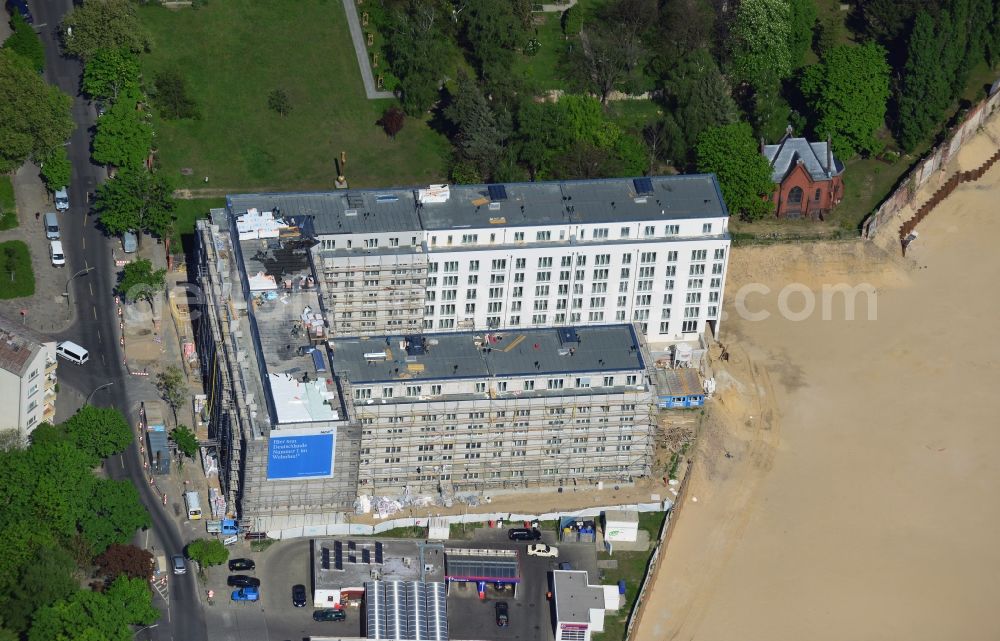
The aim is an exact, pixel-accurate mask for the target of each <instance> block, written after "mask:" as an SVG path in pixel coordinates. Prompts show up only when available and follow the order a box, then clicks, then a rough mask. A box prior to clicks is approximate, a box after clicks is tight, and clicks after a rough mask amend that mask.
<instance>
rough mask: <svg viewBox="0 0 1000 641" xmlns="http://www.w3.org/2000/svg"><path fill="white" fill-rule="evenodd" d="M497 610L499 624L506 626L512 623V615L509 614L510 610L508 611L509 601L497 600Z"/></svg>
mask: <svg viewBox="0 0 1000 641" xmlns="http://www.w3.org/2000/svg"><path fill="white" fill-rule="evenodd" d="M496 610H497V625H498V626H499V627H501V628H506V627H507V624H508V623H510V617H509V616H508V611H507V602H506V601H497V605H496Z"/></svg>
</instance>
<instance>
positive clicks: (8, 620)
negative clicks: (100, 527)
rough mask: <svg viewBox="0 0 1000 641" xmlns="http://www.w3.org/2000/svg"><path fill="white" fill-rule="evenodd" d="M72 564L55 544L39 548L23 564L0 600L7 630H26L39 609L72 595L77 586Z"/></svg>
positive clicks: (67, 554)
mask: <svg viewBox="0 0 1000 641" xmlns="http://www.w3.org/2000/svg"><path fill="white" fill-rule="evenodd" d="M75 572H76V562H75V561H74V560H73V557H72V555H70V554H69V552H67V551H66V550H65V549H63V548H62V547H60V546H58V545H42V546H39V547H38V548H37V549H36V550H35V552H34V554H33V555H32V558H31V559H30V560H29V562H28V563H26V564H25V565H24V568H23V570H22V573H21V575H20V577H19V578H18V581H17V583H16V584H14V585H13V586H12V587H11V590H10V591H9V592H7V591H5V592H4V594H3V596H2V597H0V605H2V607H0V611H2V612H3V620H4V625H6V626H7V627H8V628H10V629H11V630H18V631H22V630H26V629H28V625H29V624H30V622H31V618H32V615H34V613H35V611H37V610H38V609H39V608H42V607H45V606H47V605H51V604H53V603H55V602H57V601H59V600H61V599H65V598H67V597H69V596H70V595H71V594H73V593H74V592H75V591H76V590H77V587H78V585H79V583H78V582H77V580H76V578H75V577H74V576H73V575H74V573H75Z"/></svg>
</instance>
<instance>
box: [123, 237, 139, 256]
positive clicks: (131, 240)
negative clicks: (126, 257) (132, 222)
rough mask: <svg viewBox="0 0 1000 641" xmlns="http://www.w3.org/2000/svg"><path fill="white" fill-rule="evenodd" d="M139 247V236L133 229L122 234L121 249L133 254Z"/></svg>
mask: <svg viewBox="0 0 1000 641" xmlns="http://www.w3.org/2000/svg"><path fill="white" fill-rule="evenodd" d="M138 249H139V237H138V236H136V235H135V232H134V231H127V232H125V233H124V234H122V251H124V252H125V253H126V254H134V253H135V252H136V251H138Z"/></svg>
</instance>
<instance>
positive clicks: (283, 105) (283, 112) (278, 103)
mask: <svg viewBox="0 0 1000 641" xmlns="http://www.w3.org/2000/svg"><path fill="white" fill-rule="evenodd" d="M267 108H268V109H270V110H271V111H273V112H274V113H276V114H278V115H279V116H287V115H288V114H289V113H291V111H292V101H291V100H289V99H288V92H286V91H285V90H284V89H274V90H272V91H271V93H269V94H267Z"/></svg>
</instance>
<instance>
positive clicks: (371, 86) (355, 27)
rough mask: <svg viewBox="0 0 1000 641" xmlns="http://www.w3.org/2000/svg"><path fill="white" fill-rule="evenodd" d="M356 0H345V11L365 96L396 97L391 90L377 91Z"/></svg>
mask: <svg viewBox="0 0 1000 641" xmlns="http://www.w3.org/2000/svg"><path fill="white" fill-rule="evenodd" d="M354 1H355V0H344V13H345V14H347V27H348V28H349V29H350V31H351V40H352V41H353V42H354V55H356V56H357V57H358V67H360V68H361V80H362V82H364V84H365V96H367V97H368V99H369V100H378V99H382V98H395V97H396V95H395V94H394V93H392V92H391V91H377V90H376V89H375V78H374V77H373V76H372V65H371V62H369V60H368V46H367V45H366V44H365V37H364V33H362V31H361V21H359V20H358V9H357V7H355V6H354Z"/></svg>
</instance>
